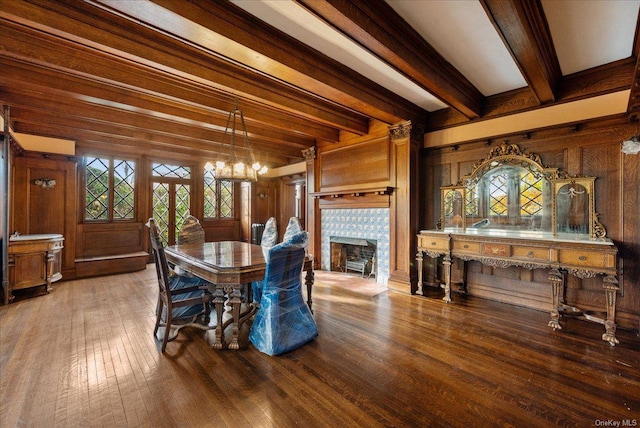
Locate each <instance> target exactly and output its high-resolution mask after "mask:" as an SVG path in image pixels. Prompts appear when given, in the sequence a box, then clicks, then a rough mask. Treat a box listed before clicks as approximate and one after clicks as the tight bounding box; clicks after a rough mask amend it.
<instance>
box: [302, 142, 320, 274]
mask: <svg viewBox="0 0 640 428" xmlns="http://www.w3.org/2000/svg"><path fill="white" fill-rule="evenodd" d="M302 155H303V156H304V159H305V161H306V163H307V204H306V206H307V213H306V217H307V224H306V225H305V227H306V230H307V233H308V234H309V246H308V252H309V254H311V255H312V256H313V260H314V268H317V267H318V266H319V264H320V224H318V222H319V221H320V212H319V211H320V209H319V208H318V200H317V199H316V198H314V197H313V196H310V195H311V194H312V193H313V192H317V191H318V185H317V183H316V181H317V178H316V162H315V161H316V148H315V147H309V148H308V149H305V150H302Z"/></svg>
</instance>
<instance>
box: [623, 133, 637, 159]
mask: <svg viewBox="0 0 640 428" xmlns="http://www.w3.org/2000/svg"><path fill="white" fill-rule="evenodd" d="M622 153H624V154H625V155H637V154H638V153H640V135H634V136H633V137H631V138H629V139H628V140H625V141H623V142H622Z"/></svg>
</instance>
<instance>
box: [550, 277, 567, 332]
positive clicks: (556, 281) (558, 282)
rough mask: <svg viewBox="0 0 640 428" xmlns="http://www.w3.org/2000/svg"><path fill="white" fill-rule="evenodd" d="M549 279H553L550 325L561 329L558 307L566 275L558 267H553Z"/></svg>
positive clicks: (555, 328)
mask: <svg viewBox="0 0 640 428" xmlns="http://www.w3.org/2000/svg"><path fill="white" fill-rule="evenodd" d="M549 281H551V290H552V296H553V302H552V305H553V306H552V308H551V321H549V327H551V328H552V329H554V330H560V329H562V327H561V326H560V312H559V311H558V307H559V305H560V290H561V287H562V286H563V282H564V275H562V272H560V271H559V270H558V269H551V270H550V271H549Z"/></svg>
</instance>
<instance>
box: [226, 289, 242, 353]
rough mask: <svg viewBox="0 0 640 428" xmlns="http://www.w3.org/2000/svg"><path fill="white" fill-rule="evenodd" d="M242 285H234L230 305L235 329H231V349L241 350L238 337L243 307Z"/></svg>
mask: <svg viewBox="0 0 640 428" xmlns="http://www.w3.org/2000/svg"><path fill="white" fill-rule="evenodd" d="M241 287H242V284H237V285H236V284H234V285H233V289H232V290H230V293H231V295H230V297H229V304H230V305H231V310H232V314H233V327H232V329H231V331H232V336H231V343H230V344H229V349H240V343H239V342H238V336H239V335H240V306H241V305H242V293H241Z"/></svg>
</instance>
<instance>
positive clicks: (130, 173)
mask: <svg viewBox="0 0 640 428" xmlns="http://www.w3.org/2000/svg"><path fill="white" fill-rule="evenodd" d="M113 162H114V168H113V199H114V202H113V218H114V219H132V218H133V214H134V211H133V207H134V193H133V191H134V178H135V174H134V171H135V168H134V166H133V165H134V164H133V162H129V161H125V160H114V161H113Z"/></svg>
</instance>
